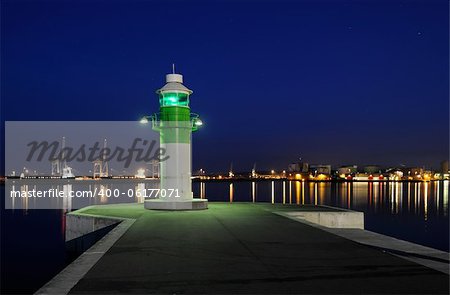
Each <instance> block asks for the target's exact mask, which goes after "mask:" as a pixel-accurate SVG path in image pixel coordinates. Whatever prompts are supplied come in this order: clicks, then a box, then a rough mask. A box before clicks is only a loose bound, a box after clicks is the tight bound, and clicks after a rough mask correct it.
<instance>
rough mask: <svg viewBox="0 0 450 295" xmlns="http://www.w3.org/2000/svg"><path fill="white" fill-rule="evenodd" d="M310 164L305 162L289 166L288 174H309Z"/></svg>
mask: <svg viewBox="0 0 450 295" xmlns="http://www.w3.org/2000/svg"><path fill="white" fill-rule="evenodd" d="M308 171H309V164H308V163H304V162H298V163H291V164H289V165H288V172H308Z"/></svg>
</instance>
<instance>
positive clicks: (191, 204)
mask: <svg viewBox="0 0 450 295" xmlns="http://www.w3.org/2000/svg"><path fill="white" fill-rule="evenodd" d="M144 208H145V209H151V210H203V209H208V200H206V199H192V200H186V201H176V202H170V201H167V200H163V199H153V200H146V201H145V202H144Z"/></svg>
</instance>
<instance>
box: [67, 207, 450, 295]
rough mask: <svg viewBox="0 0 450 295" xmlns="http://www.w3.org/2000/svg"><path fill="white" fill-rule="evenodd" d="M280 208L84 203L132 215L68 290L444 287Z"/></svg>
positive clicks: (442, 290) (423, 271)
mask: <svg viewBox="0 0 450 295" xmlns="http://www.w3.org/2000/svg"><path fill="white" fill-rule="evenodd" d="M281 206H282V205H270V204H251V203H233V204H229V203H210V204H209V207H210V208H209V209H208V210H203V211H184V212H162V211H150V210H145V209H141V207H136V206H134V207H133V206H130V205H128V206H124V207H123V208H121V207H120V206H115V207H109V209H107V208H108V207H107V206H105V207H103V208H93V209H90V210H87V211H85V212H84V213H90V214H100V215H113V216H124V217H134V218H137V221H136V222H135V223H134V224H133V225H132V226H131V227H130V229H129V230H128V231H127V232H126V233H125V234H124V235H123V236H122V237H121V238H120V239H119V240H118V241H117V242H116V244H114V245H113V246H112V248H111V249H110V250H109V251H108V252H107V253H106V254H105V255H104V256H103V257H102V258H101V259H100V260H99V261H98V262H97V264H95V265H94V267H93V268H92V269H91V270H90V271H89V272H88V273H87V274H86V275H85V276H84V277H83V278H82V279H81V280H80V281H79V282H78V284H77V285H75V287H74V288H73V289H72V290H71V292H70V293H71V294H117V293H135V294H144V293H145V294H149V293H158V294H160V293H171V294H183V293H208V294H211V293H222V294H223V293H227V294H229V293H233V294H235V293H252V294H262V293H266V294H267V293H269V294H271V293H272V294H273V293H276V294H280V293H294V294H305V293H306V294H310V293H327V294H330V293H332V294H335V293H341V294H343V293H345V294H355V293H358V294H361V293H366V294H367V293H372V294H373V293H377V294H380V293H384V294H397V293H403V294H424V293H427V294H448V293H449V276H447V275H445V274H443V273H440V272H437V271H435V270H432V269H429V268H427V267H424V266H421V265H419V264H415V263H413V262H411V261H407V260H404V259H401V258H399V257H396V256H393V255H391V254H388V253H385V252H383V251H382V250H377V249H374V248H370V247H367V246H363V245H361V244H358V243H355V242H352V241H350V240H347V239H344V238H342V237H339V236H336V235H333V234H331V233H328V232H325V231H322V230H320V229H317V228H314V227H311V226H308V225H306V224H303V223H300V222H297V221H294V220H291V219H288V218H285V217H282V216H279V215H276V214H273V213H272V211H274V210H278V209H281V210H298V209H302V208H300V207H297V206H290V207H281ZM303 210H316V208H309V209H308V208H307V207H303Z"/></svg>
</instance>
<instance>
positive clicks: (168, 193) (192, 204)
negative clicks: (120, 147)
mask: <svg viewBox="0 0 450 295" xmlns="http://www.w3.org/2000/svg"><path fill="white" fill-rule="evenodd" d="M192 92H193V91H192V90H190V89H189V88H187V87H186V86H185V85H184V84H183V76H182V75H180V74H176V73H175V69H174V68H173V71H172V73H171V74H167V75H166V84H165V85H164V86H163V87H162V88H160V89H158V90H157V91H156V94H157V95H158V97H159V113H156V114H154V115H153V116H150V117H149V118H150V119H151V122H152V129H153V130H155V131H156V132H159V137H160V148H161V151H162V152H163V153H164V155H162V156H161V158H162V159H161V161H160V190H159V193H158V195H157V198H155V199H148V200H146V201H145V202H144V206H145V208H146V209H155V210H199V209H207V208H208V201H207V200H205V199H196V198H194V196H193V193H192V180H191V176H192V175H191V171H192V165H191V163H192V157H191V155H192V149H191V140H192V132H194V131H196V130H198V128H199V127H200V126H201V125H202V121H201V120H200V118H199V116H198V115H197V114H195V113H192V112H191V108H190V106H189V101H190V97H191V94H192Z"/></svg>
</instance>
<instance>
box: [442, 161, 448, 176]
mask: <svg viewBox="0 0 450 295" xmlns="http://www.w3.org/2000/svg"><path fill="white" fill-rule="evenodd" d="M441 173H442V174H447V173H449V167H448V160H445V161H442V162H441Z"/></svg>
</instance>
